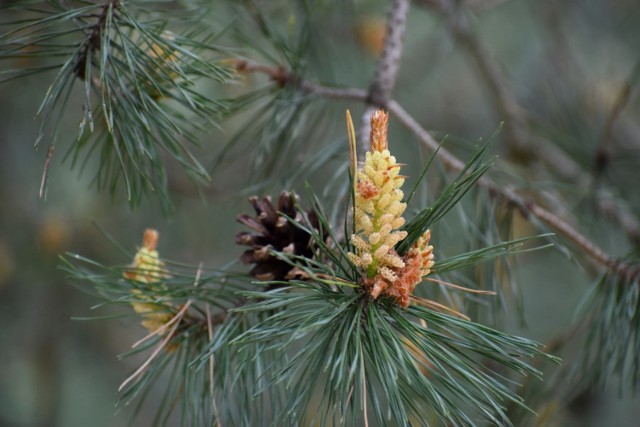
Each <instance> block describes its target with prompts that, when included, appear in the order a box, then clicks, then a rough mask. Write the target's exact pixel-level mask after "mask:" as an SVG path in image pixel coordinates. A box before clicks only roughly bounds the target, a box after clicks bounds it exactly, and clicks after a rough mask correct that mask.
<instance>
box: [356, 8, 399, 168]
mask: <svg viewBox="0 0 640 427" xmlns="http://www.w3.org/2000/svg"><path fill="white" fill-rule="evenodd" d="M410 3H411V0H393V1H392V2H391V6H390V9H389V15H388V17H387V31H386V34H385V39H384V47H383V48H382V54H381V55H380V59H379V60H378V65H377V67H376V74H375V76H374V78H373V81H372V82H371V84H370V85H369V91H368V93H367V105H368V108H367V109H366V110H365V112H364V114H363V115H362V120H361V123H362V124H361V126H360V146H359V149H358V158H359V159H360V160H364V153H365V152H366V151H367V150H368V149H369V134H370V132H371V126H370V122H369V118H370V117H371V113H373V111H374V110H375V109H378V108H384V107H385V105H386V104H387V102H389V100H390V99H391V95H392V93H393V88H394V87H395V85H396V80H397V77H398V70H399V69H400V58H401V57H402V51H403V46H404V44H403V42H404V33H405V31H406V28H407V16H408V15H409V6H410Z"/></svg>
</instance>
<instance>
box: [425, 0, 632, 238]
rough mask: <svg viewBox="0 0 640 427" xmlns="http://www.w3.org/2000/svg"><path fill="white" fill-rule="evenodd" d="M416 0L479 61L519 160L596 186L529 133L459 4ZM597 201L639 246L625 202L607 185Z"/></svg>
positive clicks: (499, 72) (612, 118)
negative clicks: (438, 17) (443, 21)
mask: <svg viewBox="0 0 640 427" xmlns="http://www.w3.org/2000/svg"><path fill="white" fill-rule="evenodd" d="M416 3H417V4H419V5H422V6H426V7H428V8H430V9H432V10H434V11H435V12H437V13H438V14H440V15H441V16H442V17H443V18H444V19H445V20H446V22H447V24H448V25H449V29H450V31H451V33H452V34H453V36H454V37H455V39H456V41H457V42H458V43H459V44H460V46H462V47H463V49H464V50H465V51H466V52H467V53H468V54H469V56H471V58H472V59H473V60H474V62H475V63H476V65H477V67H478V70H479V71H480V76H481V77H482V79H483V80H484V82H485V83H486V85H487V87H488V88H489V90H490V93H491V95H492V97H493V101H494V104H495V105H496V108H497V110H498V112H499V113H500V115H501V116H503V117H505V118H506V121H505V124H506V131H507V135H508V138H509V141H510V143H511V144H510V145H509V146H508V149H510V150H511V151H512V152H513V154H514V155H515V156H516V157H517V158H519V159H525V161H527V162H530V161H537V162H541V163H544V164H545V165H546V166H547V167H548V168H549V169H550V170H551V171H552V172H553V173H555V174H556V175H558V176H559V177H561V178H562V179H563V180H566V181H569V182H572V183H574V184H575V185H576V186H577V187H579V188H584V189H588V188H593V187H594V184H595V183H596V179H597V176H596V179H594V178H592V177H591V176H590V175H589V174H588V173H586V172H585V171H584V170H583V169H582V167H581V166H580V165H579V164H578V163H576V161H575V160H573V159H572V158H571V157H570V156H568V155H567V154H566V153H565V152H564V151H563V150H562V149H560V148H558V147H557V146H556V145H555V144H553V143H552V142H551V141H548V140H547V139H545V138H541V137H533V136H532V135H530V134H529V125H528V118H527V114H526V111H525V110H524V108H523V107H522V106H521V105H519V103H518V101H517V99H516V97H515V95H514V93H513V90H512V89H511V88H510V87H509V84H508V83H507V82H508V79H507V78H506V76H505V75H504V73H503V72H502V70H501V69H500V67H499V65H498V63H497V61H496V60H495V59H494V58H493V57H492V55H491V54H490V53H489V51H488V49H487V48H486V47H485V46H484V45H483V44H482V43H481V41H480V40H479V38H478V37H477V35H476V34H474V32H473V30H472V29H471V27H470V25H469V23H468V21H467V19H466V17H465V16H464V14H463V13H462V11H461V10H459V8H458V5H457V3H456V2H454V1H452V0H418V1H417V2H416ZM636 74H637V72H636ZM624 93H625V92H624V90H623V92H622V97H621V99H620V100H619V103H620V107H618V108H617V109H618V110H621V109H622V106H624V103H625V102H626V101H625V96H624ZM615 111H616V108H614V110H613V111H612V113H611V115H610V117H609V120H608V124H607V127H611V126H613V122H614V121H615V117H616V115H617V114H618V113H616V112H615ZM609 122H610V123H609ZM606 135H607V132H605V137H604V138H605V141H606V140H607V138H608V137H607V136H606ZM604 146H606V145H604ZM600 151H602V150H600ZM598 155H599V156H602V155H606V153H605V152H604V151H603V152H602V153H600V152H599V154H598ZM601 160H602V159H601ZM601 160H600V161H601ZM595 202H596V203H595V206H596V208H597V209H598V211H599V212H600V213H601V214H604V215H605V217H607V218H610V219H611V220H613V221H614V222H615V223H616V224H618V225H619V226H620V227H621V228H622V230H624V232H625V233H626V235H627V237H628V238H629V240H630V241H631V242H632V243H633V244H634V245H636V246H640V221H638V219H637V218H636V217H635V215H634V214H633V213H632V212H631V211H630V209H629V207H628V206H626V204H625V203H623V202H622V201H620V200H618V201H615V197H614V195H613V194H612V193H611V191H610V190H609V189H607V188H600V189H599V190H598V191H597V192H596V195H595Z"/></svg>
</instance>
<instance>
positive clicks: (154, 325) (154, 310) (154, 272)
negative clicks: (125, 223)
mask: <svg viewBox="0 0 640 427" xmlns="http://www.w3.org/2000/svg"><path fill="white" fill-rule="evenodd" d="M159 237H160V234H159V233H158V232H157V231H156V230H153V229H151V228H149V229H147V230H145V232H144V237H143V238H142V247H141V248H140V249H139V250H138V252H137V253H136V255H135V257H134V258H133V264H132V265H131V270H129V271H126V272H125V273H124V276H125V277H126V278H127V279H131V280H135V281H136V282H140V283H147V284H148V283H158V285H160V281H161V280H162V279H165V278H167V277H168V274H167V272H166V270H165V269H164V263H163V262H162V261H161V260H160V257H159V255H158V251H157V250H156V246H157V245H158V239H159ZM132 293H133V294H134V295H136V296H137V297H139V298H140V299H141V300H145V299H148V300H151V298H150V297H147V296H145V295H144V294H143V293H142V292H141V291H139V290H137V289H134V290H133V291H132ZM131 306H132V307H133V309H134V311H135V312H136V313H138V314H139V315H140V316H141V317H142V322H141V324H142V326H144V327H145V328H147V329H148V330H149V332H154V331H156V330H157V329H159V328H161V327H162V326H163V325H164V324H166V323H167V322H168V321H169V320H171V317H172V315H171V314H170V313H168V312H166V311H164V310H163V307H162V305H159V304H155V303H152V302H150V301H149V302H134V303H132V304H131Z"/></svg>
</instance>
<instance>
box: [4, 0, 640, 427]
mask: <svg viewBox="0 0 640 427" xmlns="http://www.w3.org/2000/svg"><path fill="white" fill-rule="evenodd" d="M357 3H358V2H344V3H343V2H328V1H321V0H318V1H297V0H281V1H274V2H261V1H257V0H242V1H211V2H198V1H179V2H173V1H160V0H158V1H138V0H130V1H125V0H101V1H80V0H70V1H67V0H47V1H42V2H31V1H27V2H8V3H5V4H3V5H2V6H1V8H2V9H1V10H2V12H3V18H2V20H3V22H2V26H3V30H2V31H3V34H1V35H0V61H3V62H4V63H8V64H10V66H9V67H7V68H6V69H4V70H3V71H1V72H0V76H1V77H0V78H1V81H2V82H7V81H13V80H15V79H19V78H24V77H27V76H32V75H34V74H37V75H41V78H43V79H47V78H49V79H51V80H50V81H51V83H50V86H49V88H48V90H47V92H46V93H45V94H44V98H43V100H42V103H41V104H40V106H39V108H38V117H39V119H40V128H39V133H38V137H37V141H36V146H38V145H41V144H46V145H47V156H46V159H45V164H44V170H43V174H42V184H41V188H40V196H41V197H43V198H44V197H46V194H47V188H48V185H50V184H49V183H48V175H49V169H50V167H51V164H52V163H51V161H52V158H54V156H56V155H58V154H57V153H58V151H59V150H58V149H57V148H56V147H57V146H58V145H60V144H63V145H66V149H67V152H66V154H64V156H65V160H66V162H67V163H70V165H71V167H80V168H84V165H86V164H89V165H96V167H95V175H94V176H93V180H94V181H93V182H94V183H95V187H96V189H97V190H99V191H107V192H108V193H109V194H110V195H111V197H112V198H113V200H114V204H118V203H120V201H121V200H122V198H123V197H124V199H126V201H127V202H128V203H129V204H130V206H131V209H132V215H133V214H135V212H136V209H138V207H139V205H140V204H141V203H147V202H148V203H158V209H159V210H162V212H163V213H164V214H165V215H166V216H167V217H170V216H171V215H172V212H173V211H174V209H175V206H174V204H173V200H174V198H175V195H176V193H177V191H176V188H178V187H180V186H181V185H182V184H181V182H182V181H179V179H178V178H176V175H177V171H176V165H177V166H179V167H180V168H181V169H182V170H183V171H184V172H185V173H186V175H187V176H188V177H189V178H190V179H191V180H192V181H193V183H194V185H195V188H196V192H199V193H200V194H202V195H205V196H204V197H205V198H210V199H211V203H223V202H224V200H223V199H224V197H223V196H222V195H220V194H213V195H212V196H210V197H209V195H207V191H208V189H210V188H211V185H212V184H211V183H213V184H214V185H215V184H216V182H220V183H221V184H220V186H225V187H226V186H228V187H229V188H230V189H231V190H229V191H230V192H231V193H233V196H234V197H242V198H246V197H247V196H250V197H249V204H248V205H246V207H247V210H248V209H250V207H252V208H253V212H252V213H251V214H247V213H243V212H238V213H237V216H236V218H237V221H238V222H239V223H240V226H241V227H244V228H243V229H242V230H241V231H239V232H238V233H237V234H236V238H235V242H234V241H229V242H223V243H222V245H223V247H225V248H226V249H225V251H226V252H234V253H237V257H236V259H235V261H233V262H231V263H229V264H227V265H206V266H205V265H204V264H203V263H198V261H195V265H192V264H191V263H193V260H190V262H191V263H188V262H187V263H185V262H177V261H171V260H168V259H165V258H163V257H162V256H161V254H163V253H164V252H165V248H163V244H162V235H163V231H162V229H160V230H159V231H158V230H155V229H151V228H150V229H147V230H146V231H144V233H143V232H142V230H141V233H140V238H141V240H140V242H141V245H140V246H139V248H138V249H137V250H136V251H135V252H133V251H132V248H122V247H121V245H120V244H118V243H115V241H117V240H118V238H111V237H110V236H108V238H109V239H111V240H113V241H114V245H115V247H117V248H120V249H122V252H124V254H125V255H124V256H123V258H122V262H121V263H120V264H119V265H104V264H103V263H102V262H100V261H96V260H92V259H89V258H87V257H85V256H83V255H80V254H75V253H68V254H64V255H62V256H61V268H62V269H63V270H64V271H65V272H66V274H67V275H68V280H69V281H70V282H71V283H74V284H77V285H78V286H79V287H80V288H81V289H85V290H88V291H90V292H93V293H94V294H95V295H96V297H97V298H99V299H100V300H101V304H100V305H99V306H100V307H108V306H119V307H120V308H121V309H122V310H125V311H126V313H128V315H129V316H130V317H131V318H133V319H135V322H136V323H139V324H140V325H141V326H142V328H144V330H145V331H146V335H144V336H143V337H141V339H140V340H139V341H137V342H135V343H133V344H132V350H131V351H130V352H128V353H127V355H133V354H139V353H143V354H144V358H143V361H142V362H141V363H140V365H139V367H138V369H136V370H135V371H134V372H132V373H131V375H130V376H129V377H127V378H125V379H123V381H122V384H121V386H120V389H119V390H118V391H119V398H118V404H120V405H127V404H130V403H135V404H138V405H142V404H143V403H144V404H146V405H148V406H149V407H151V408H153V410H154V411H155V412H156V414H157V415H156V417H155V420H154V424H157V425H164V424H167V423H169V422H174V421H175V422H177V423H178V424H179V425H198V426H204V425H217V426H229V425H250V426H257V425H365V426H368V425H518V426H523V425H539V424H536V423H542V424H544V425H547V424H550V423H552V422H553V421H554V420H557V419H559V417H560V416H561V414H562V412H563V409H564V408H565V407H566V406H568V405H569V404H570V403H571V402H572V400H573V399H575V398H576V396H579V395H580V394H581V393H583V392H585V391H588V390H591V389H593V388H595V387H605V386H608V385H609V386H610V385H612V384H616V385H619V386H620V387H621V389H623V390H624V391H625V392H631V393H633V392H635V391H636V390H637V388H638V386H639V385H640V338H639V337H640V321H639V319H640V317H639V316H640V314H639V312H640V311H639V310H638V304H639V298H638V295H640V291H639V286H640V284H639V281H640V264H639V263H638V257H637V252H633V250H634V249H637V246H638V244H640V223H639V222H638V220H637V219H636V218H635V216H634V214H633V211H634V209H637V208H638V206H637V204H638V203H637V201H634V200H632V199H629V200H628V201H626V200H624V199H623V198H621V197H616V195H617V194H618V193H622V192H621V191H620V190H619V189H617V188H616V184H617V182H616V181H615V180H612V179H611V180H607V179H606V178H605V175H606V174H605V172H606V171H607V168H609V167H610V162H611V150H612V148H611V143H610V140H611V138H612V136H611V134H612V132H613V130H612V129H613V126H614V123H615V121H616V119H617V117H618V115H619V114H620V111H622V109H623V108H624V107H625V105H626V103H628V101H629V97H630V95H629V94H630V91H631V88H632V86H633V85H634V84H635V82H636V80H637V76H638V75H640V73H639V72H638V70H640V67H638V66H636V67H635V68H634V69H633V71H632V72H631V75H630V77H629V79H628V80H627V81H626V82H625V86H624V87H623V90H622V91H621V94H620V96H619V97H618V98H616V100H617V102H616V104H615V105H614V108H613V109H612V112H611V114H610V116H608V119H607V121H606V123H605V132H604V136H603V139H602V143H601V144H599V145H598V147H597V151H596V155H595V157H594V165H595V166H594V168H593V170H590V169H588V168H585V167H584V166H583V165H581V164H580V162H579V161H576V160H575V159H574V157H572V156H571V155H570V152H571V151H570V150H571V147H566V146H562V145H560V144H559V142H561V140H562V137H561V136H558V135H554V134H552V133H551V132H546V133H545V132H544V131H540V129H538V128H539V127H543V126H537V123H536V122H535V119H534V118H532V117H531V116H530V114H529V113H528V112H527V110H526V109H525V108H524V107H523V106H522V105H520V103H519V101H518V99H517V97H516V95H515V94H514V92H515V91H514V90H513V88H512V87H511V85H510V84H509V83H508V79H507V77H506V76H505V75H504V73H503V72H502V69H501V67H500V66H499V65H498V64H497V61H496V60H495V59H494V58H493V57H492V56H491V54H490V53H489V50H488V48H487V46H485V45H484V43H483V41H482V39H481V37H480V36H479V35H478V34H477V33H476V31H475V28H474V24H473V21H472V19H471V18H472V16H473V14H474V13H476V12H477V9H474V8H475V7H478V6H477V5H475V3H476V2H469V3H468V4H467V3H466V2H458V1H453V0H416V1H414V2H413V3H411V2H410V1H409V0H392V1H390V2H387V3H389V4H388V5H387V7H388V9H389V12H388V16H387V20H386V22H382V21H378V20H371V19H370V20H369V21H363V22H360V24H359V26H358V33H357V36H358V37H359V39H360V42H361V43H362V44H363V46H364V47H365V48H366V49H367V50H368V51H369V54H370V55H373V56H375V58H376V59H375V61H373V60H369V62H371V63H374V62H375V64H376V65H375V68H373V69H371V68H366V66H365V65H363V66H362V69H363V70H366V72H364V71H361V70H358V71H357V72H358V73H360V74H371V76H372V77H371V78H370V81H369V82H368V87H367V88H366V89H360V88H353V87H349V86H347V83H348V82H349V80H350V79H351V77H352V76H348V75H346V72H344V73H342V74H341V72H340V68H339V67H338V65H339V62H340V61H343V60H344V61H352V59H351V58H343V57H340V56H339V55H332V54H331V51H330V48H329V47H328V45H327V43H326V41H325V40H324V38H325V37H323V33H324V32H325V28H327V29H334V30H336V31H337V28H340V27H339V26H338V27H336V24H330V23H334V22H338V23H341V25H344V23H345V22H346V21H347V20H348V19H354V17H355V16H356V11H357V10H359V8H364V7H365V6H362V5H358V4H357ZM474 5H475V6H474ZM411 10H416V11H419V12H420V13H423V14H425V16H427V14H428V16H431V17H437V18H438V19H439V22H440V25H441V31H443V32H445V33H446V34H447V37H450V38H451V40H453V41H454V42H455V44H456V45H457V46H459V47H460V49H461V50H462V51H463V52H464V53H466V54H467V55H468V56H469V58H470V59H471V62H473V63H474V64H475V65H474V66H476V67H477V70H478V71H477V72H478V75H479V77H480V80H481V81H482V82H483V84H484V85H486V87H487V88H488V92H489V94H490V96H491V99H492V101H493V107H494V108H495V110H496V111H497V115H498V116H499V117H500V119H501V120H503V121H504V123H502V124H500V123H498V122H496V123H493V124H492V127H494V128H496V131H495V133H494V134H493V135H491V136H490V137H489V138H487V140H486V141H485V140H484V139H482V138H480V139H479V140H477V141H476V142H471V143H470V142H468V141H467V140H466V139H465V138H462V137H460V138H458V137H453V136H446V135H444V134H442V135H441V134H440V133H438V132H433V131H428V130H427V129H425V127H423V125H422V124H421V122H420V121H419V120H418V119H422V117H420V116H417V115H416V116H414V115H412V114H411V113H409V112H408V109H405V107H404V106H403V105H402V104H401V103H400V101H399V100H397V99H395V98H394V87H395V86H396V83H397V82H400V81H399V80H398V79H399V77H398V76H399V75H400V74H399V73H400V66H401V65H403V66H407V65H408V63H407V61H404V59H405V57H406V55H407V54H406V52H404V50H405V48H404V38H405V32H406V31H411V25H419V23H417V22H412V21H411V20H409V22H407V21H408V17H409V12H410V11H411ZM335 37H337V39H338V40H340V38H342V39H343V40H346V38H347V35H346V31H342V32H341V33H339V34H338V35H336V36H335ZM349 37H352V36H349ZM345 43H346V42H345ZM403 54H404V56H403ZM361 60H362V61H364V56H363V58H361ZM358 77H360V76H358ZM400 77H401V78H405V77H406V78H407V79H408V78H409V77H411V75H410V74H408V75H407V76H404V75H400ZM321 82H323V83H321ZM328 82H331V83H328ZM419 83H420V82H404V83H403V84H404V85H405V88H406V87H409V88H412V85H415V87H416V88H419V87H420V86H419ZM451 84H455V82H451ZM420 96H422V95H420ZM78 102H79V103H81V105H82V108H81V110H80V114H78V111H79V109H78V108H72V105H74V103H78ZM423 102H429V101H427V100H424V101H423ZM350 110H352V111H358V112H359V113H361V114H360V115H359V116H358V117H361V118H362V119H361V120H356V123H354V121H353V119H352V116H351V113H350ZM418 113H420V111H419V110H416V114H418ZM69 120H71V121H75V122H76V123H78V134H77V135H74V136H70V135H67V132H66V131H64V130H63V129H66V128H64V123H67V121H69ZM234 120H235V121H237V122H236V123H240V125H239V126H237V125H236V126H237V127H238V130H237V132H236V133H234V134H230V135H227V136H225V138H222V137H221V138H219V140H216V141H214V142H213V144H214V145H216V147H215V149H212V151H215V156H214V157H213V160H212V161H211V162H210V164H209V165H208V166H205V164H206V159H210V158H211V157H210V156H208V155H207V154H205V153H206V152H207V150H208V149H209V145H210V141H207V137H206V136H205V135H207V132H211V131H212V130H213V129H229V130H231V129H233V126H232V125H230V124H229V123H233V121H234ZM223 143H224V146H222V144H223ZM495 152H500V153H502V154H503V155H504V157H505V159H499V158H497V157H496V156H494V155H493V154H492V153H495ZM247 153H249V155H247ZM247 159H250V160H247ZM245 161H250V164H242V165H241V166H240V167H237V165H238V164H239V163H240V162H245ZM228 165H232V166H233V167H232V168H231V170H229V169H228V168H226V167H227V166H228ZM220 171H223V172H222V173H221V172H220ZM540 171H542V172H540ZM83 173H88V172H87V171H86V170H85V171H84V172H83ZM535 174H542V175H535ZM543 177H551V178H552V179H556V180H558V181H559V182H569V183H571V184H572V185H574V186H575V187H576V188H579V189H581V191H585V192H589V190H590V189H593V194H592V195H591V197H590V199H589V200H590V201H591V204H590V209H592V211H593V212H589V213H588V214H586V213H585V214H584V215H580V216H579V217H574V216H573V215H569V214H568V213H567V210H566V209H564V207H565V206H568V205H569V204H570V203H571V199H569V198H563V194H562V191H561V188H560V186H557V187H556V188H551V189H546V188H544V187H543V186H536V185H528V181H527V180H541V179H543ZM190 189H191V187H189V191H191V190H190ZM634 202H635V205H634ZM593 218H605V219H606V221H607V222H608V223H610V224H607V226H608V227H611V228H612V229H615V230H616V233H617V235H616V236H619V237H616V239H619V240H620V241H622V240H624V241H625V243H622V244H620V245H619V246H620V248H622V249H623V250H624V253H622V252H620V253H615V254H610V253H609V252H610V251H607V250H605V249H602V248H601V247H600V245H599V244H598V243H597V236H595V237H594V236H591V235H589V233H588V232H587V231H585V230H588V229H589V221H593ZM516 221H519V222H524V223H527V224H528V225H527V230H531V232H530V233H529V235H527V236H525V237H522V236H521V235H519V236H514V234H518V233H517V232H518V231H519V230H518V228H517V227H516V226H515V225H514V222H516ZM603 221H604V220H603ZM163 227H171V225H170V223H167V224H165V225H163ZM105 234H117V233H114V232H110V233H105ZM627 242H628V243H627ZM540 250H544V251H547V252H551V253H553V254H555V255H554V256H558V257H559V256H562V255H561V254H563V253H564V254H568V255H569V256H570V257H571V258H573V259H575V260H577V261H578V263H579V264H582V265H585V266H587V268H588V270H589V271H590V274H591V276H592V278H593V282H594V284H593V285H592V287H591V289H592V290H591V292H589V294H588V295H587V296H586V297H585V299H584V302H583V304H582V306H581V307H579V308H578V307H577V308H576V310H577V313H578V314H577V316H576V321H575V325H574V326H572V327H571V328H570V329H568V330H558V331H556V332H557V335H556V336H555V337H554V338H553V339H552V340H550V341H549V342H547V343H538V342H536V341H534V340H531V339H528V338H523V337H520V336H517V335H514V334H511V333H509V332H507V331H508V330H509V326H508V325H506V324H505V323H506V322H505V318H507V317H508V316H507V313H513V312H517V313H520V312H519V310H521V306H522V304H523V301H522V295H521V294H522V292H521V289H520V288H519V286H518V280H517V274H516V273H517V271H518V270H519V266H518V264H516V263H515V259H516V258H515V255H517V254H524V253H528V252H531V251H540ZM554 251H555V252H554ZM204 257H205V255H204V254H203V255H202V258H204ZM539 268H545V267H544V266H540V267H539ZM576 268H579V266H576ZM557 285H558V286H559V287H560V286H562V283H558V284H557ZM549 298H554V296H553V295H550V296H549ZM520 315H521V313H520ZM576 349H577V350H576ZM561 357H562V359H564V360H561ZM152 387H157V388H160V389H162V390H163V395H164V397H163V399H162V401H150V400H147V401H145V396H146V395H147V393H148V392H149V390H150V389H151V388H152Z"/></svg>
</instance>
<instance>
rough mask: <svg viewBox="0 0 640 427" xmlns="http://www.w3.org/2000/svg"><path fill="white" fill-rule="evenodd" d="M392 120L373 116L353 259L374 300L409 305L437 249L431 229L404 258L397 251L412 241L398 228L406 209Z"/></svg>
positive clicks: (361, 179)
mask: <svg viewBox="0 0 640 427" xmlns="http://www.w3.org/2000/svg"><path fill="white" fill-rule="evenodd" d="M388 120H389V116H388V115H387V114H386V113H385V112H384V111H382V110H378V111H375V112H374V113H373V114H372V115H371V138H370V140H371V147H370V151H368V152H367V153H366V154H365V161H364V164H363V165H362V166H361V167H359V168H358V171H357V174H356V179H357V182H356V190H355V215H354V221H355V234H353V235H352V236H351V243H352V244H353V246H354V247H355V248H356V253H351V252H350V253H349V258H350V259H351V261H352V262H353V263H354V264H355V265H356V266H357V267H359V268H361V269H362V270H363V272H364V277H363V280H362V282H363V285H364V286H365V288H366V289H367V291H368V292H369V294H370V295H371V297H373V298H374V299H376V298H378V297H379V296H380V295H387V296H390V297H392V298H394V299H395V300H396V301H397V302H398V304H399V305H400V306H402V307H408V306H409V303H410V296H411V293H412V292H413V289H414V288H415V287H416V285H417V284H418V283H420V282H421V281H422V277H424V276H426V275H427V274H429V273H430V272H431V267H433V263H434V261H433V246H430V245H429V239H430V237H431V232H430V231H429V230H427V231H426V232H425V233H424V234H423V235H422V237H421V238H420V239H418V241H417V242H416V243H415V244H414V245H413V246H412V248H411V249H410V250H409V251H407V253H406V254H405V255H404V256H402V257H401V256H400V255H399V254H398V253H397V252H396V250H395V249H394V248H395V246H396V245H397V244H398V243H399V242H400V241H402V240H404V239H405V238H406V237H407V232H406V231H403V230H399V229H400V228H401V227H402V226H403V225H404V223H405V220H404V218H403V217H402V214H403V213H404V211H405V209H406V207H407V205H406V203H403V202H402V199H403V197H404V193H403V192H402V190H401V187H402V184H404V177H403V176H402V175H400V168H401V166H402V165H401V164H399V163H397V162H396V158H395V157H394V156H392V155H391V153H390V152H389V149H388V143H387V126H388Z"/></svg>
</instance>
